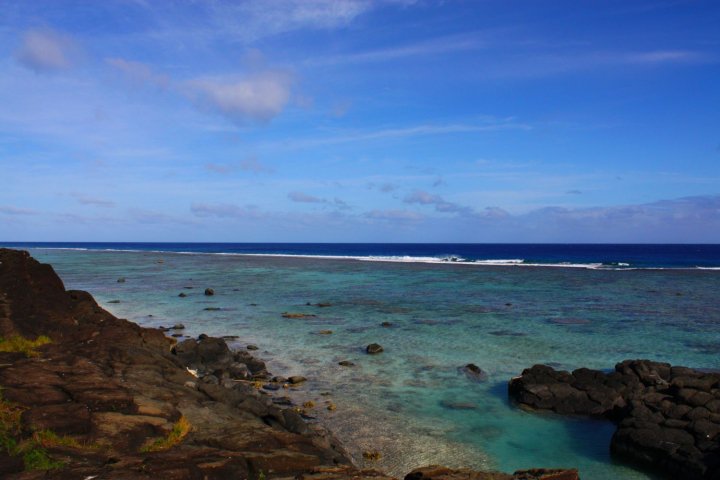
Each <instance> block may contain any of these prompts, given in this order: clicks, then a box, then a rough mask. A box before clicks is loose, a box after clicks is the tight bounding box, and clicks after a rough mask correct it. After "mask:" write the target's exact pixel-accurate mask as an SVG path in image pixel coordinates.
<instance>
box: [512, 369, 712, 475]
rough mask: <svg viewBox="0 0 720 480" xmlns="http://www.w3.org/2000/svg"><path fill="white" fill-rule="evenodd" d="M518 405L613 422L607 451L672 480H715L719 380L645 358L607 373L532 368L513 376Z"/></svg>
mask: <svg viewBox="0 0 720 480" xmlns="http://www.w3.org/2000/svg"><path fill="white" fill-rule="evenodd" d="M508 389H509V394H510V397H511V398H512V399H514V400H515V401H516V402H518V403H520V404H522V405H524V406H527V407H530V408H533V409H538V410H551V411H554V412H556V413H560V414H575V415H590V416H595V417H604V418H608V419H611V420H614V421H616V422H617V423H618V427H617V431H616V432H615V434H614V435H613V438H612V441H611V444H610V449H611V451H612V452H613V454H615V455H616V456H617V457H619V458H623V459H627V460H629V461H632V462H634V463H638V464H641V465H645V466H646V467H647V468H651V469H661V470H662V471H664V472H665V473H669V474H670V475H671V478H676V479H717V478H720V374H718V373H705V372H699V371H696V370H692V369H689V368H686V367H673V366H671V365H670V364H668V363H659V362H652V361H649V360H626V361H624V362H622V363H619V364H617V365H616V366H615V370H614V371H613V372H610V373H604V372H601V371H597V370H589V369H587V368H580V369H577V370H575V371H573V372H572V373H571V372H566V371H558V370H554V369H553V368H551V367H548V366H545V365H535V366H533V367H532V368H529V369H526V370H524V371H523V373H522V375H521V376H519V377H516V378H513V379H512V380H511V381H510V384H509V387H508Z"/></svg>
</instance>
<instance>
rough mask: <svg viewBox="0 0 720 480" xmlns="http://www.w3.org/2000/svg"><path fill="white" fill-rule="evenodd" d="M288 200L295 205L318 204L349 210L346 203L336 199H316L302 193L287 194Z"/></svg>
mask: <svg viewBox="0 0 720 480" xmlns="http://www.w3.org/2000/svg"><path fill="white" fill-rule="evenodd" d="M288 198H289V199H290V200H292V201H293V202H296V203H320V204H324V205H331V206H333V207H335V208H338V209H340V210H347V209H349V208H351V207H350V206H349V205H348V204H347V202H345V201H344V200H342V199H340V198H337V197H335V198H333V199H332V200H331V199H327V198H321V197H316V196H314V195H308V194H307V193H303V192H290V193H288Z"/></svg>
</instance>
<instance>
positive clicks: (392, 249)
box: [4, 242, 720, 268]
mask: <svg viewBox="0 0 720 480" xmlns="http://www.w3.org/2000/svg"><path fill="white" fill-rule="evenodd" d="M4 245H6V246H11V247H17V248H38V247H41V248H80V249H92V250H136V251H158V252H187V253H226V254H271V255H295V256H300V255H305V256H331V257H353V258H366V259H375V260H387V261H392V260H394V261H418V262H419V261H424V262H432V261H453V262H457V261H461V262H481V263H490V264H492V263H498V262H499V263H512V264H521V265H534V264H541V265H558V266H585V267H589V268H694V267H709V268H713V267H714V268H720V245H700V244H698V245H662V244H645V245H632V244H619V245H613V244H466V243H456V244H437V243H71V242H46V243H38V242H10V243H4Z"/></svg>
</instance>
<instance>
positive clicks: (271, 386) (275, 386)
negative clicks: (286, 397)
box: [262, 383, 280, 392]
mask: <svg viewBox="0 0 720 480" xmlns="http://www.w3.org/2000/svg"><path fill="white" fill-rule="evenodd" d="M262 388H263V389H265V390H270V391H272V392H274V391H276V390H280V385H278V384H277V383H266V384H265V385H263V386H262Z"/></svg>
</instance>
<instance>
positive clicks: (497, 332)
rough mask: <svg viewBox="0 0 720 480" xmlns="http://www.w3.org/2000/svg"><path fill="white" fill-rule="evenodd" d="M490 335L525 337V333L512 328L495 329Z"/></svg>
mask: <svg viewBox="0 0 720 480" xmlns="http://www.w3.org/2000/svg"><path fill="white" fill-rule="evenodd" d="M490 335H496V336H498V337H525V336H527V333H522V332H513V331H512V330H495V331H493V332H490Z"/></svg>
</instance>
